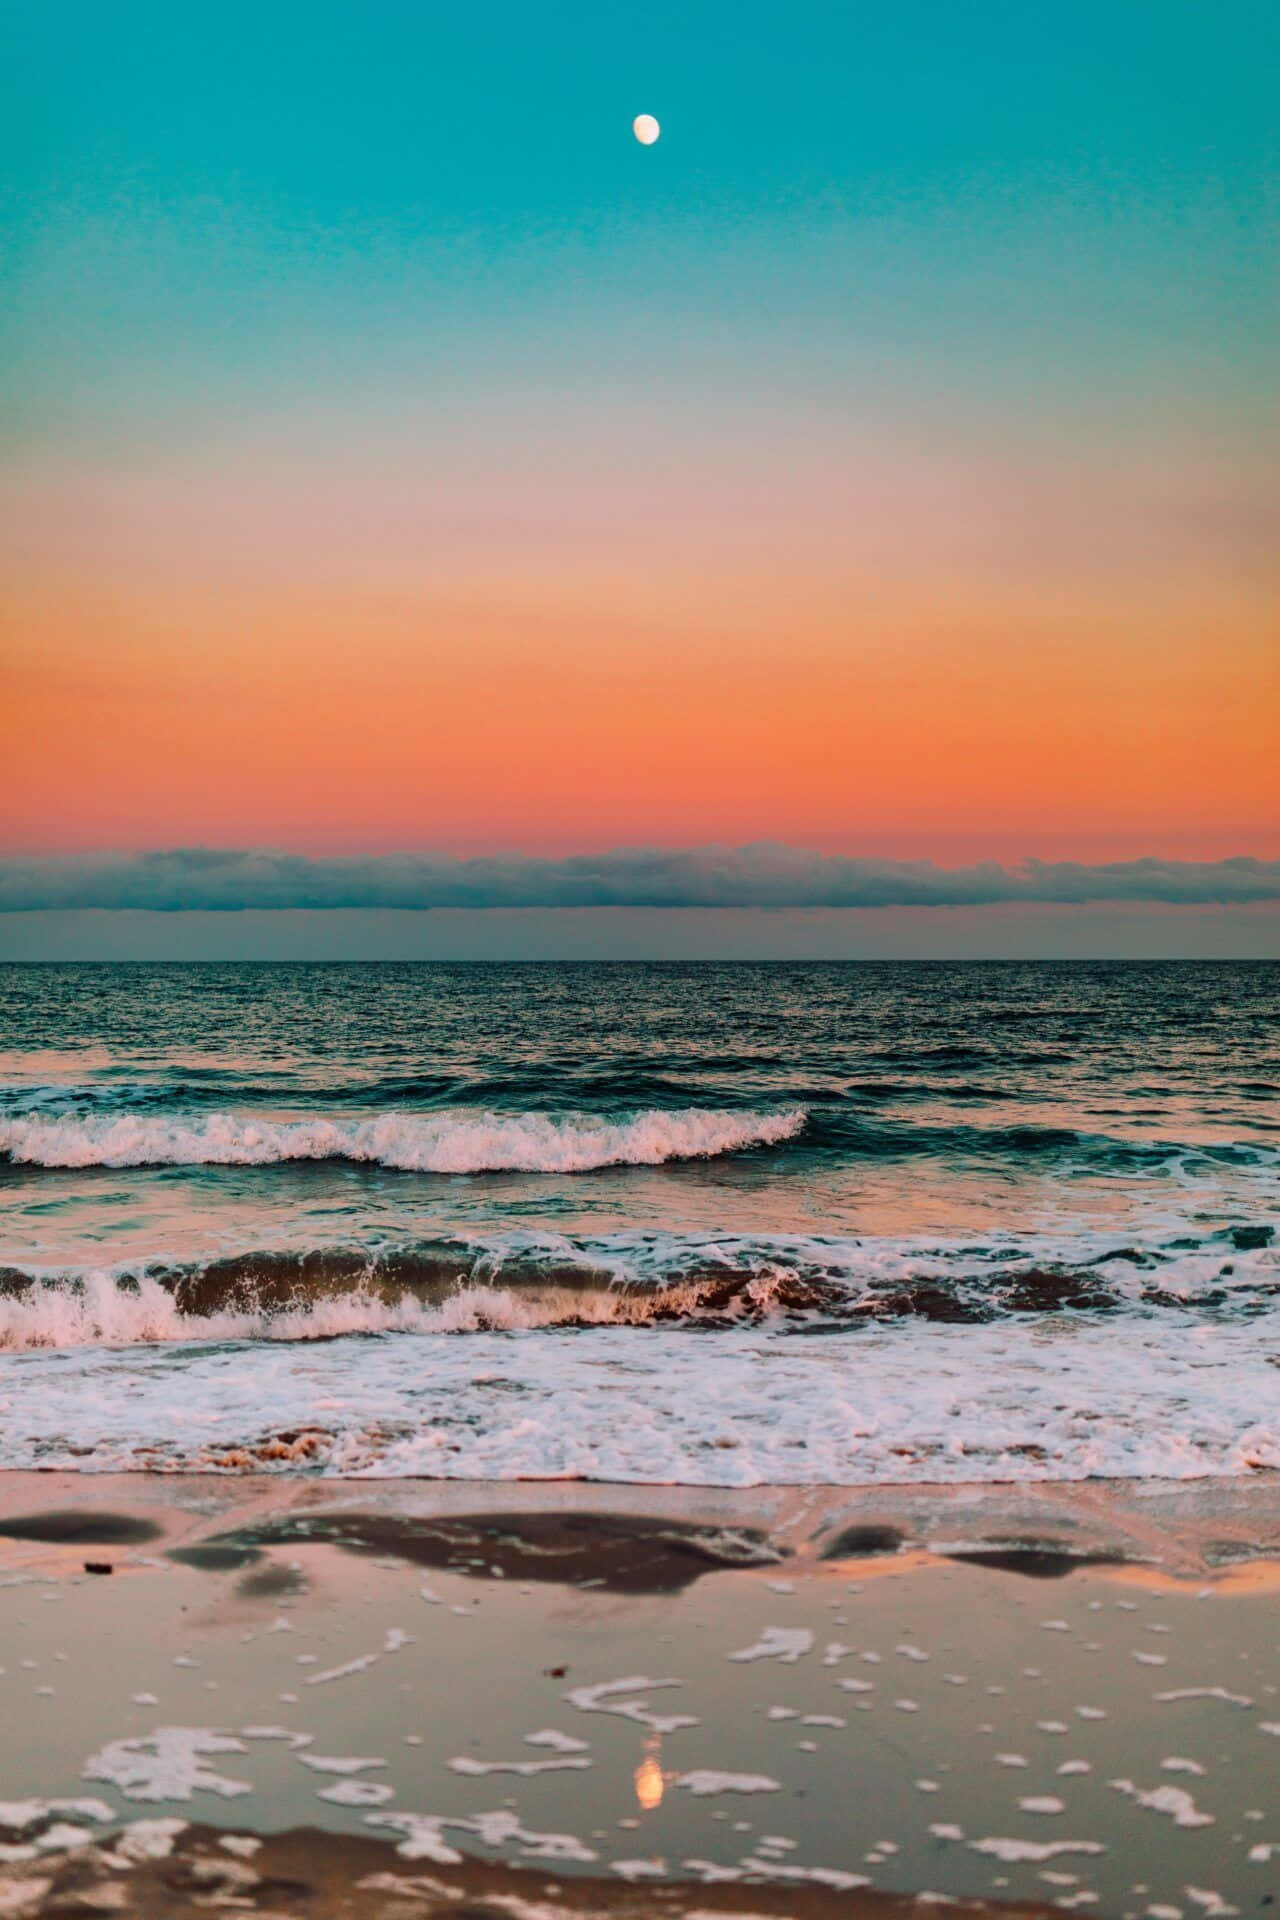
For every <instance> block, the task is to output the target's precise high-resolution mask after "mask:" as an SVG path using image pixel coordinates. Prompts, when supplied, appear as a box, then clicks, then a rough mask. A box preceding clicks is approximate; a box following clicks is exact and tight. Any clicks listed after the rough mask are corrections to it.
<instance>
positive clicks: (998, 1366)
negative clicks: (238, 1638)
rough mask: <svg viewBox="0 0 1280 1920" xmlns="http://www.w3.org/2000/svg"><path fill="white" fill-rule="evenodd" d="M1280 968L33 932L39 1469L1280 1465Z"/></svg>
mask: <svg viewBox="0 0 1280 1920" xmlns="http://www.w3.org/2000/svg"><path fill="white" fill-rule="evenodd" d="M1278 1229H1280V966H1277V965H1269V964H1256V965H1250V964H1241V965H1218V964H1186V965H1183V964H1168V965H1162V964H1160V965H1158V964H1141V965H1128V964H1097V965H1079V964H1063V965H1051V964H1045V965H1039V964H1036V965H1030V964H991V965H986V964H968V965H944V964H938V965H907V964H900V965H825V964H823V965H808V966H800V965H789V964H777V965H725V966H718V965H688V966H686V965H653V966H646V965H608V966H592V965H563V966H560V965H535V966H430V965H421V966H397V965H387V966H314V967H290V966H261V967H259V966H235V965H224V966H172V967H167V966H156V967H150V966H103V967H83V966H81V967H76V966H66V967H62V966H10V967H5V968H0V1466H6V1467H63V1468H67V1467H71V1468H79V1469H82V1470H84V1471H86V1472H88V1471H95V1470H108V1469H121V1468H144V1469H150V1470H155V1471H174V1470H184V1469H190V1470H202V1471H218V1470H222V1471H227V1472H236V1471H247V1470H254V1471H262V1470H270V1471H279V1472H293V1473H327V1474H354V1475H369V1476H388V1475H402V1474H404V1475H429V1476H444V1477H452V1478H491V1479H500V1478H504V1477H517V1476H518V1477H533V1478H546V1477H560V1476H572V1477H586V1478H595V1479H612V1480H629V1481H670V1482H677V1483H686V1484H702V1485H724V1486H738V1485H752V1484H758V1483H795V1482H802V1481H836V1482H845V1483H867V1482H896V1483H910V1482H956V1481H974V1480H983V1481H991V1480H1044V1479H1078V1478H1083V1477H1087V1476H1091V1475H1103V1476H1134V1475H1147V1476H1171V1477H1175V1478H1186V1477H1192V1476H1197V1475H1243V1474H1249V1473H1253V1472H1256V1471H1259V1470H1262V1469H1266V1468H1276V1467H1280V1232H1278Z"/></svg>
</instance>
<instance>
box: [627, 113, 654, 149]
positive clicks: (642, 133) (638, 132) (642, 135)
mask: <svg viewBox="0 0 1280 1920" xmlns="http://www.w3.org/2000/svg"><path fill="white" fill-rule="evenodd" d="M631 131H632V133H634V135H635V137H636V139H637V140H638V141H639V142H640V145H641V146H642V147H651V146H652V145H653V143H654V141H655V140H656V139H657V137H658V135H659V134H660V133H661V132H662V128H661V127H660V126H659V125H658V123H657V121H656V120H655V119H654V117H653V115H652V114H651V113H638V114H637V115H636V117H635V119H634V120H633V121H632V122H631Z"/></svg>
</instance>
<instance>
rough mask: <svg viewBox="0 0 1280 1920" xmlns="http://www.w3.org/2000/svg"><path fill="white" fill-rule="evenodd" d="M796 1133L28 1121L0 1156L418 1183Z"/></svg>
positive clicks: (5, 1126) (582, 1119) (733, 1145)
mask: <svg viewBox="0 0 1280 1920" xmlns="http://www.w3.org/2000/svg"><path fill="white" fill-rule="evenodd" d="M804 1123H805V1114H804V1110H803V1108H800V1107H791V1108H788V1109H786V1110H784V1111H781V1112H775V1113H762V1112H751V1111H746V1112H742V1113H734V1112H728V1111H722V1110H719V1109H715V1108H700V1107H686V1108H680V1109H673V1110H667V1109H662V1108H655V1109H652V1110H651V1111H649V1112H646V1113H638V1114H634V1115H632V1116H631V1117H630V1118H629V1119H625V1120H606V1119H603V1118H600V1117H599V1116H597V1115H594V1114H562V1115H560V1114H548V1113H510V1114H504V1113H492V1112H484V1111H478V1110H467V1109H456V1110H454V1111H452V1112H447V1113H429V1114H406V1113H386V1114H378V1115H375V1116H373V1117H372V1118H368V1119H363V1120H350V1121H344V1120H329V1119H324V1118H320V1117H316V1118H308V1119H302V1120H281V1119H271V1118H268V1117H265V1116H259V1115H254V1114H231V1113H210V1114H205V1115H203V1116H201V1117H200V1118H198V1119H185V1118H179V1117H177V1116H166V1115H160V1114H122V1115H117V1116H115V1117H111V1116H107V1115H99V1116H91V1117H87V1118H85V1117H79V1118H60V1119H36V1118H30V1117H28V1118H22V1119H12V1120H8V1121H5V1122H3V1123H0V1154H4V1155H7V1156H8V1158H9V1159H10V1160H13V1161H21V1162H24V1163H26V1164H28V1165H32V1166H42V1167H94V1166H99V1167H143V1166H267V1165H271V1164H272V1163H274V1162H280V1161H289V1160H351V1161H365V1162H373V1163H377V1164H379V1165H381V1166H384V1167H395V1168H399V1169H403V1170H406V1171H409V1172H421V1173H496V1172H508V1171H509V1172H516V1173H587V1172H590V1171H592V1170H593V1169H594V1168H597V1167H610V1166H661V1165H662V1163H663V1162H664V1161H667V1160H698V1159H712V1158H714V1157H715V1156H716V1155H718V1154H722V1153H735V1152H740V1151H742V1150H743V1149H744V1148H748V1147H759V1146H774V1145H777V1144H779V1143H780V1142H782V1141H784V1140H791V1139H794V1138H795V1136H796V1135H797V1134H798V1133H799V1132H800V1130H801V1128H802V1127H803V1126H804Z"/></svg>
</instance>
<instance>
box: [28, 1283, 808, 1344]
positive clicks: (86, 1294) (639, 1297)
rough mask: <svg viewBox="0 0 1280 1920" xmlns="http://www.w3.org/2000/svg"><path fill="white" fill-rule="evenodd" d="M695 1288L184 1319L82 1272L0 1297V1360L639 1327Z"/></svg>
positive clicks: (484, 1289) (679, 1307)
mask: <svg viewBox="0 0 1280 1920" xmlns="http://www.w3.org/2000/svg"><path fill="white" fill-rule="evenodd" d="M773 1293H774V1281H773V1279H772V1278H771V1277H769V1276H762V1277H760V1278H758V1279H756V1280H753V1281H752V1282H750V1283H749V1284H748V1285H747V1286H746V1287H745V1288H744V1291H743V1302H744V1304H745V1305H746V1306H747V1307H748V1308H751V1309H754V1310H756V1311H767V1310H768V1308H769V1306H770V1305H771V1303H772V1298H773ZM704 1301H705V1284H703V1283H699V1282H696V1281H690V1282H686V1283H685V1284H683V1285H676V1286H672V1287H668V1288H664V1289H662V1290H660V1291H656V1292H630V1291H624V1290H622V1289H613V1288H607V1289H601V1290H600V1291H598V1292H590V1291H582V1290H579V1289H576V1288H568V1287H556V1286H547V1287H534V1288H528V1289H524V1288H522V1289H519V1290H513V1289H512V1288H509V1287H495V1286H484V1285H472V1286H463V1287H459V1289H458V1291H457V1292H456V1293H453V1294H450V1296H449V1297H448V1299H446V1300H444V1301H442V1302H440V1303H439V1304H438V1305H435V1306H431V1305H424V1304H423V1303H422V1302H421V1301H419V1300H416V1299H414V1298H413V1297H412V1295H404V1296H402V1297H401V1298H400V1299H398V1300H387V1299H385V1298H384V1297H382V1296H381V1295H379V1294H378V1293H376V1292H374V1291H373V1290H372V1289H371V1288H369V1287H367V1286H359V1287H355V1288H352V1289H350V1290H349V1291H346V1292H343V1293H340V1294H332V1295H327V1296H321V1297H320V1298H318V1299H316V1298H312V1299H307V1300H302V1299H301V1298H300V1299H299V1301H298V1303H297V1305H296V1306H288V1307H283V1308H275V1309H273V1310H272V1311H270V1312H268V1311H266V1310H264V1309H261V1308H254V1307H249V1306H246V1307H240V1308H227V1309H225V1310H224V1311H222V1312H220V1313H212V1314H188V1313H183V1312H182V1311H181V1309H180V1308H179V1307H178V1305H177V1303H176V1301H175V1300H174V1298H173V1296H172V1294H171V1293H169V1292H168V1291H167V1290H166V1289H165V1288H164V1287H162V1286H161V1285H159V1283H158V1282H157V1281H155V1280H151V1279H142V1280H139V1281H136V1282H132V1283H131V1284H130V1285H129V1286H127V1287H122V1286H121V1285H120V1283H119V1281H118V1280H117V1279H116V1278H115V1277H114V1276H113V1275H112V1274H110V1273H105V1272H97V1273H89V1274H86V1275H84V1276H83V1277H82V1278H80V1279H78V1280H77V1281H76V1282H75V1284H74V1285H73V1286H68V1285H66V1284H58V1283H57V1282H44V1283H41V1284H39V1285H37V1286H34V1287H31V1288H29V1289H28V1290H27V1291H26V1292H24V1293H22V1294H20V1295H17V1296H15V1297H10V1298H3V1297H0V1352H3V1351H5V1350H7V1351H9V1352H22V1351H29V1350H31V1349H35V1348H42V1347H51V1348H57V1347H131V1346H150V1345H163V1344H165V1343H167V1342H175V1343H176V1342H184V1343H191V1342H200V1341H206V1342H208V1341H221V1340H279V1341H290V1340H336V1339H339V1338H341V1337H342V1336H343V1335H345V1334H383V1333H424V1334H432V1333H434V1334H459V1333H515V1332H521V1331H532V1330H534V1329H536V1328H538V1327H556V1326H582V1325H589V1326H642V1325H644V1324H645V1323H647V1322H649V1321H652V1320H654V1319H655V1318H657V1317H659V1315H661V1316H662V1317H665V1318H672V1317H675V1318H678V1317H679V1316H680V1315H682V1314H686V1313H688V1314H694V1313H697V1312H698V1311H699V1310H700V1309H701V1307H702V1306H703V1304H704Z"/></svg>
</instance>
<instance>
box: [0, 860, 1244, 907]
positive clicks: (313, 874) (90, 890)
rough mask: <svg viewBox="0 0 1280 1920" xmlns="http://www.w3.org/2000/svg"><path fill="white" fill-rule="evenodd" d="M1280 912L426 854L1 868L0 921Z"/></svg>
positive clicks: (804, 874) (1151, 896) (1201, 877)
mask: <svg viewBox="0 0 1280 1920" xmlns="http://www.w3.org/2000/svg"><path fill="white" fill-rule="evenodd" d="M1268 900H1271V901H1274V900H1280V860H1254V859H1249V858H1245V857H1241V858H1238V859H1232V860H1204V861H1197V860H1123V861H1116V862H1114V863H1112V864H1110V865H1105V866H1083V865H1080V864H1079V863H1077V862H1075V861H1068V860H1060V861H1048V860H1028V861H1026V862H1025V863H1024V864H1023V865H1021V866H1017V867H1005V866H1001V865H999V864H998V863H997V862H995V861H985V860H984V861H980V862H979V863H978V864H977V865H975V866H970V867H938V866H935V865H934V864H933V862H932V861H929V860H853V859H846V858H844V857H843V856H841V855H836V854H820V853H809V852H806V851H804V850H803V849H802V848H797V847H783V846H775V845H773V844H770V843H760V844H757V845H753V846H746V847H694V848H687V849H674V850H673V849H664V848H660V847H658V848H622V849H619V850H617V851H615V852H610V853H599V854H575V855H573V856H571V857H568V858H564V859H538V858H533V857H531V856H525V855H520V854H510V855H502V854H500V855H486V856H485V857H483V858H481V859H472V860H455V859H448V858H445V857H444V856H440V855H433V854H407V853H395V854H385V855H379V856H376V857H371V856H358V857H353V858H336V859H330V858H320V859H312V858H308V857H307V856H305V855H301V854H290V853H271V852H266V851H254V850H248V851H236V850H220V849H216V848H208V847H178V848H174V849H173V850H172V851H168V852H159V853H135V854H95V855H77V856H60V857H52V856H50V857H26V858H23V857H10V858H8V859H0V913H30V912H42V911H50V910H55V911H56V910H59V909H69V908H85V907H91V908H106V909H114V910H119V909H122V908H142V909H145V910H148V911H152V912H157V913H184V912H190V911H193V910H199V911H206V912H208V911H214V912H240V911H244V910H246V909H249V908H259V909H261V908H271V909H281V908H285V909H288V908H313V909H314V908H329V907H346V908H350V907H362V908H369V907H381V908H387V907H393V908H409V909H423V908H430V907H463V908H485V907H739V908H741V907H766V908H772V907H777V908H788V907H790V908H795V907H973V906H990V905H994V904H996V903H998V902H1018V903H1023V904H1026V903H1033V902H1034V903H1040V904H1055V905H1065V906H1070V905H1083V904H1086V903H1091V902H1095V901H1125V902H1130V903H1133V902H1138V903H1142V902H1152V903H1157V902H1158V903H1160V904H1163V905H1173V906H1247V905H1251V904H1253V903H1256V902H1259V901H1268Z"/></svg>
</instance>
